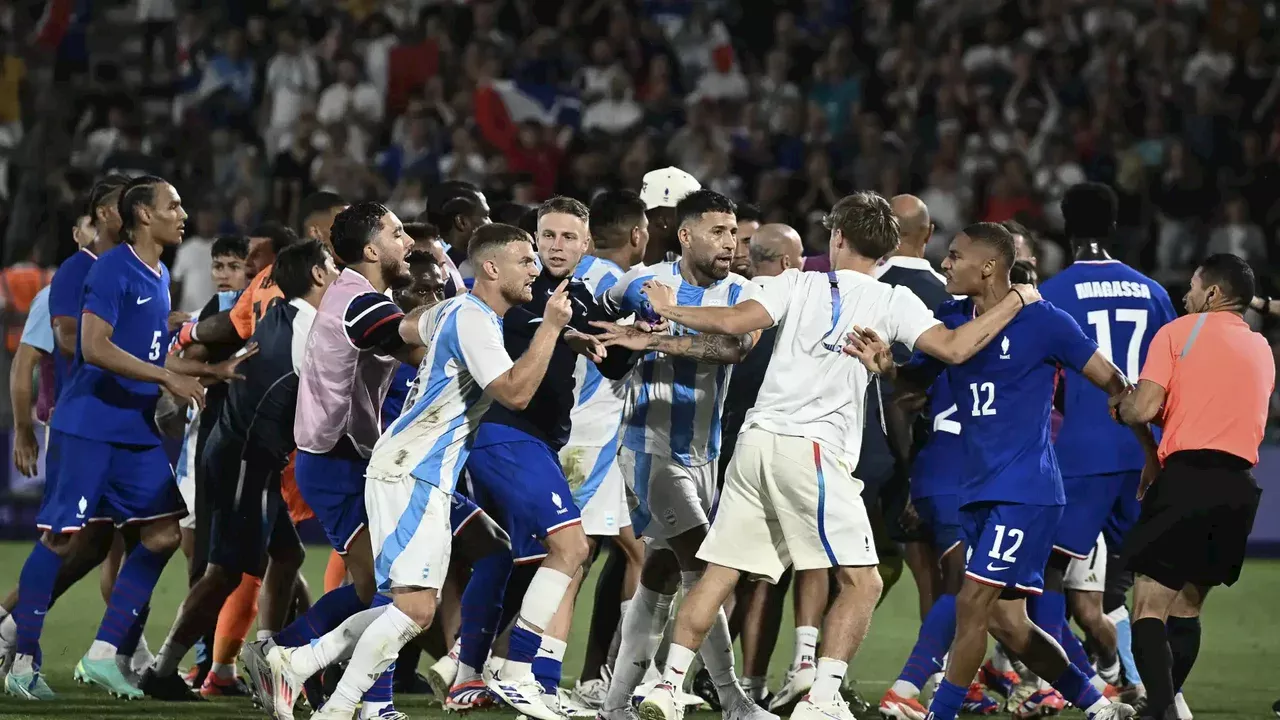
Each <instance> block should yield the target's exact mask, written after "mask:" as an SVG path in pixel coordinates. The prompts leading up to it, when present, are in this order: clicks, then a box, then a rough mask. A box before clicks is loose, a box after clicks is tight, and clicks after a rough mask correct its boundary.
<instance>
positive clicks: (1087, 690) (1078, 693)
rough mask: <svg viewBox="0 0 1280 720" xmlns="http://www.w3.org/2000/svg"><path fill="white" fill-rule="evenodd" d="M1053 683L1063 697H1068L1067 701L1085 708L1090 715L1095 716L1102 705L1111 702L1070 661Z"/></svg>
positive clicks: (1082, 708)
mask: <svg viewBox="0 0 1280 720" xmlns="http://www.w3.org/2000/svg"><path fill="white" fill-rule="evenodd" d="M1052 685H1053V689H1054V690H1057V691H1058V692H1060V693H1062V697H1064V698H1066V699H1067V702H1069V703H1071V704H1072V705H1075V706H1076V707H1078V708H1080V709H1081V710H1084V711H1085V713H1086V714H1087V715H1088V716H1089V717H1093V714H1094V713H1096V712H1098V709H1099V708H1100V707H1102V706H1104V705H1109V704H1110V702H1109V701H1108V700H1107V699H1106V698H1104V697H1102V693H1100V692H1098V689H1097V688H1095V687H1094V686H1093V685H1091V684H1089V679H1088V678H1086V677H1085V676H1084V673H1082V672H1080V669H1079V668H1077V667H1076V666H1075V665H1072V664H1070V663H1068V664H1067V669H1066V670H1063V671H1062V675H1060V676H1059V677H1058V679H1057V680H1055V681H1053V683H1052Z"/></svg>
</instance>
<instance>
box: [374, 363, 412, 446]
mask: <svg viewBox="0 0 1280 720" xmlns="http://www.w3.org/2000/svg"><path fill="white" fill-rule="evenodd" d="M417 379H418V368H417V367H416V366H414V365H410V364H408V363H400V367H398V368H396V374H395V377H394V378H392V380H391V387H390V388H388V389H387V397H386V399H385V400H383V401H382V429H383V431H386V429H387V428H389V427H391V423H393V422H395V421H396V419H397V418H399V417H400V413H401V412H402V411H403V410H404V401H405V398H407V397H409V391H410V390H412V389H413V382H414V380H417Z"/></svg>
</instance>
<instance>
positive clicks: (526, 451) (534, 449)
mask: <svg viewBox="0 0 1280 720" xmlns="http://www.w3.org/2000/svg"><path fill="white" fill-rule="evenodd" d="M467 474H468V475H469V476H470V479H471V486H472V488H473V490H474V492H475V495H473V496H472V499H474V500H475V501H476V504H478V505H479V506H480V507H482V508H484V509H485V512H487V513H489V515H490V516H491V517H493V518H494V519H496V520H497V521H498V523H499V524H500V525H501V526H502V528H503V529H504V530H506V531H507V534H508V535H509V536H510V537H511V538H512V541H511V542H512V551H513V552H514V553H515V559H516V562H521V561H527V560H531V559H532V557H531V555H532V554H533V553H532V552H531V551H532V550H533V548H532V546H528V547H523V548H522V547H521V546H523V545H525V538H526V537H528V536H530V535H533V536H536V537H537V538H545V537H546V536H548V535H550V534H552V533H554V532H556V531H558V530H562V529H564V528H567V527H570V526H572V525H578V524H581V522H582V516H581V514H580V513H579V511H578V506H577V505H576V504H575V503H574V502H573V492H572V491H571V490H570V489H569V481H568V480H566V479H565V476H564V471H563V470H561V469H560V458H559V456H557V455H556V453H555V451H553V450H552V449H551V447H550V446H549V445H547V444H546V443H545V442H543V441H542V440H539V439H538V438H535V437H534V436H532V435H529V434H528V433H525V432H523V431H521V430H517V429H516V428H513V427H510V426H507V425H499V424H497V423H482V424H481V425H480V427H479V429H477V430H476V437H475V444H474V446H473V447H472V449H471V455H470V456H468V458H467ZM537 554H538V555H542V554H545V550H542V549H541V544H540V543H539V548H538V550H537Z"/></svg>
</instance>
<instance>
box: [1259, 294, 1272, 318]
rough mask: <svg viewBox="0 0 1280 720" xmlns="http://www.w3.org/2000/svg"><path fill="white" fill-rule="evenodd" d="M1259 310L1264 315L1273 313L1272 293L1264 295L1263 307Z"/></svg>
mask: <svg viewBox="0 0 1280 720" xmlns="http://www.w3.org/2000/svg"><path fill="white" fill-rule="evenodd" d="M1258 312H1259V313H1260V314H1262V315H1270V314H1271V296H1270V295H1264V296H1263V297H1262V307H1261V308H1259V309H1258Z"/></svg>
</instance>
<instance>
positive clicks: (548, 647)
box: [538, 635, 569, 663]
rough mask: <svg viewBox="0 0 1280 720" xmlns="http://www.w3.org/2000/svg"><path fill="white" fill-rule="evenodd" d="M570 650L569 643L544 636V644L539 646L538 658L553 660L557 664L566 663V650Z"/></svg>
mask: <svg viewBox="0 0 1280 720" xmlns="http://www.w3.org/2000/svg"><path fill="white" fill-rule="evenodd" d="M568 649H569V643H567V642H565V641H564V640H561V639H559V638H553V637H551V636H550V635H543V636H542V644H541V645H539V646H538V657H544V658H551V659H552V660H555V661H556V662H560V663H563V662H564V653H565V650H568Z"/></svg>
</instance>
